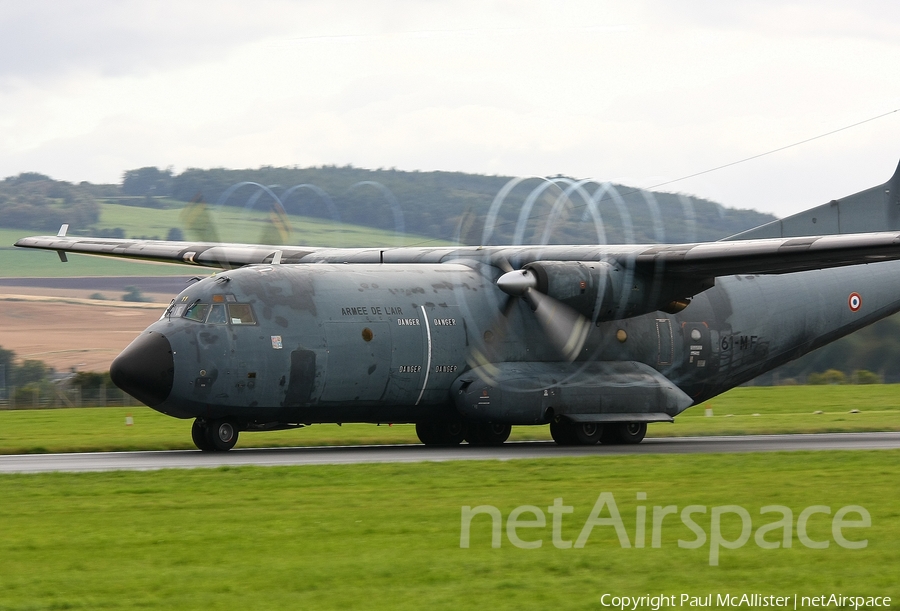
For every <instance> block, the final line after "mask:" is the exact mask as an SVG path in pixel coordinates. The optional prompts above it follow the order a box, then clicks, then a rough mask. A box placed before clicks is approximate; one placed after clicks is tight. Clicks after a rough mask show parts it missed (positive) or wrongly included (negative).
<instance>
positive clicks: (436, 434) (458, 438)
mask: <svg viewBox="0 0 900 611" xmlns="http://www.w3.org/2000/svg"><path fill="white" fill-rule="evenodd" d="M416 435H418V437H419V441H421V442H422V443H424V444H425V445H427V446H455V445H459V444H461V443H462V442H463V439H465V437H466V426H465V424H463V423H462V422H460V421H458V420H456V421H448V422H440V421H439V422H417V423H416Z"/></svg>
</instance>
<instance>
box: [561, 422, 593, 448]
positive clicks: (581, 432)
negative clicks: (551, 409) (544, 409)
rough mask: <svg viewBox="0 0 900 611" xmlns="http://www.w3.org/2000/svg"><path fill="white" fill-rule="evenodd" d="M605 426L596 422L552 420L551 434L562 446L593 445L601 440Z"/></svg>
mask: <svg viewBox="0 0 900 611" xmlns="http://www.w3.org/2000/svg"><path fill="white" fill-rule="evenodd" d="M602 434H603V426H602V425H600V424H597V423H596V422H572V421H570V420H566V419H560V420H559V421H552V422H550V436H551V437H552V438H553V441H555V442H556V444H557V445H561V446H592V445H596V444H597V443H599V442H600V436H601V435H602Z"/></svg>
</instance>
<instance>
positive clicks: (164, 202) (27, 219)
mask: <svg viewBox="0 0 900 611" xmlns="http://www.w3.org/2000/svg"><path fill="white" fill-rule="evenodd" d="M498 194H502V195H503V196H502V197H500V196H499V195H498ZM276 197H277V198H279V200H280V202H281V203H282V204H283V206H284V210H285V211H286V212H287V213H288V214H289V215H295V216H305V217H312V218H318V219H324V220H328V221H331V222H334V223H339V224H342V225H358V226H363V227H370V228H373V229H380V230H385V231H390V232H394V233H401V234H413V235H416V236H423V237H426V238H430V239H433V240H441V241H444V242H448V241H449V242H462V243H467V244H482V243H484V244H498V243H506V244H508V243H538V242H540V241H542V240H543V241H547V242H549V243H557V244H560V243H569V244H592V243H627V242H668V243H675V242H689V241H705V240H715V239H719V238H722V237H726V236H728V235H731V234H734V233H737V232H739V231H743V230H745V229H749V228H752V227H755V226H757V225H760V224H762V223H766V222H769V221H771V220H773V219H774V217H772V216H771V215H767V214H762V213H759V212H756V211H753V210H735V209H730V208H725V207H723V206H722V205H720V204H717V203H715V202H711V201H708V200H703V199H698V198H694V197H690V196H686V195H681V194H673V193H653V192H649V191H644V190H640V189H632V188H630V187H625V186H622V185H612V184H598V183H596V182H590V181H579V180H576V179H574V178H567V177H562V176H557V177H554V178H550V179H537V178H533V179H527V180H523V179H514V178H512V177H505V176H483V175H475V174H463V173H458V172H403V171H399V170H364V169H359V168H354V167H350V166H347V167H333V166H325V167H320V168H274V167H263V168H259V169H255V170H226V169H209V170H200V169H189V170H185V171H184V172H182V173H181V174H177V175H176V174H173V173H172V172H171V171H170V170H160V169H158V168H141V169H137V170H130V171H128V172H125V175H124V177H123V181H122V184H120V185H94V184H90V183H84V182H82V183H79V184H77V185H76V184H71V183H66V182H62V181H55V180H52V179H51V178H50V177H47V176H44V175H41V174H35V173H29V174H20V175H19V176H15V177H10V178H7V179H5V180H4V181H2V182H0V219H2V220H0V227H4V228H17V229H26V230H32V231H55V230H56V229H57V228H58V227H59V225H60V224H61V223H62V222H68V223H70V225H71V227H72V230H73V231H79V232H83V233H93V234H95V235H96V234H97V232H105V233H109V232H111V231H113V230H114V229H115V227H109V226H106V225H105V223H104V222H103V221H102V220H101V211H102V210H103V208H102V207H103V206H104V205H108V204H117V205H121V206H129V207H133V208H144V209H172V208H180V207H183V206H184V205H185V203H186V202H190V201H194V202H198V201H202V202H205V203H206V205H207V207H209V208H210V209H212V210H217V211H219V210H223V209H228V208H231V209H234V208H239V209H242V210H254V211H264V212H267V211H269V210H270V209H271V207H272V205H273V203H274V202H275V198H276ZM523 211H525V212H523ZM175 228H178V229H182V230H183V229H184V228H179V227H175ZM486 228H487V229H486ZM120 229H122V228H121V227H120ZM122 233H124V231H123V232H122ZM115 235H116V236H119V235H120V234H119V233H115ZM140 235H141V234H138V236H132V235H130V234H129V235H127V237H139V236H140ZM176 235H177V234H176ZM111 237H112V236H111ZM122 237H126V236H124V235H123V236H122ZM158 237H162V238H165V237H166V235H162V236H158ZM188 237H190V236H188Z"/></svg>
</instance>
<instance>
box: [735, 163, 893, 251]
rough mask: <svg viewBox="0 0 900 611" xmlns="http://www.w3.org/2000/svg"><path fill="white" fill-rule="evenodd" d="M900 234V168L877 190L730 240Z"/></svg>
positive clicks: (774, 222)
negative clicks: (849, 234) (855, 234)
mask: <svg viewBox="0 0 900 611" xmlns="http://www.w3.org/2000/svg"><path fill="white" fill-rule="evenodd" d="M875 231H900V165H898V166H897V169H896V171H895V172H894V175H893V176H891V178H890V180H888V181H887V182H886V183H884V184H882V185H878V186H877V187H872V188H870V189H866V190H865V191H860V192H859V193H854V194H853V195H848V196H847V197H843V198H841V199H835V200H832V201H830V202H828V203H827V204H822V205H821V206H816V207H815V208H810V209H809V210H804V211H803V212H798V213H797V214H794V215H792V216H789V217H786V218H783V219H780V220H778V221H772V222H771V223H766V224H765V225H760V226H759V227H755V228H753V229H748V230H747V231H743V232H741V233H738V234H736V235H733V236H731V237H728V238H725V239H726V240H750V239H755V238H790V237H798V236H810V235H836V234H841V233H872V232H875Z"/></svg>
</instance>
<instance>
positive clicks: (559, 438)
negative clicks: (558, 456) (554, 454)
mask: <svg viewBox="0 0 900 611" xmlns="http://www.w3.org/2000/svg"><path fill="white" fill-rule="evenodd" d="M550 437H552V438H553V441H555V442H556V445H558V446H574V445H578V439H577V438H576V437H575V426H574V424H573V423H572V422H571V421H569V420H551V421H550Z"/></svg>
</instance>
